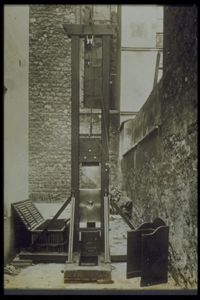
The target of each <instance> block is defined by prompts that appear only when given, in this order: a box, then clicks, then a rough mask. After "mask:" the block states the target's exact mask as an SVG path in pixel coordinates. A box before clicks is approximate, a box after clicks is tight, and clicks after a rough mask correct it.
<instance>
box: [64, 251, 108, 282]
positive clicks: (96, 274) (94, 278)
mask: <svg viewBox="0 0 200 300" xmlns="http://www.w3.org/2000/svg"><path fill="white" fill-rule="evenodd" d="M67 282H99V283H101V282H102V283H111V282H112V281H111V264H110V263H105V262H104V256H103V255H99V256H98V263H97V265H93V266H91V265H87V266H86V265H84V266H83V265H80V253H74V255H73V262H72V263H69V262H67V263H66V266H65V270H64V283H67Z"/></svg>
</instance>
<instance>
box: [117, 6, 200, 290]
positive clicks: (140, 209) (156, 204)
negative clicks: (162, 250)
mask: <svg viewBox="0 0 200 300" xmlns="http://www.w3.org/2000/svg"><path fill="white" fill-rule="evenodd" d="M196 25H197V10H196V8H195V6H189V7H180V6H179V7H174V6H172V7H166V8H165V12H164V76H163V81H162V82H161V83H160V85H159V86H157V88H156V89H155V90H154V91H153V92H152V94H151V95H150V97H149V98H148V100H147V102H146V103H145V105H144V106H143V108H142V109H141V110H140V112H139V114H138V115H137V116H136V118H135V119H134V120H133V124H134V129H133V131H132V133H133V135H132V143H133V144H135V143H137V142H138V140H140V139H141V138H142V137H144V136H145V134H146V133H147V132H149V130H150V128H151V127H152V126H154V124H155V123H156V124H157V123H158V124H160V126H159V127H158V129H155V130H154V131H152V133H150V134H149V135H147V136H146V138H144V139H143V140H141V142H139V143H138V146H136V147H134V148H133V149H132V150H130V151H128V152H127V153H126V154H125V156H124V159H123V162H122V165H123V175H124V189H126V190H127V192H128V196H130V197H131V198H132V199H133V214H132V218H133V221H134V222H135V224H136V225H137V226H138V225H139V224H141V223H143V222H147V221H152V220H153V219H154V218H155V217H157V216H159V217H161V218H163V220H164V221H165V222H166V223H167V224H168V225H169V228H170V248H169V251H170V264H169V270H170V272H171V274H172V275H173V277H174V279H175V280H176V281H177V282H178V283H179V284H180V285H182V286H184V287H186V288H188V287H195V286H196V284H197V37H196V33H197V26H196Z"/></svg>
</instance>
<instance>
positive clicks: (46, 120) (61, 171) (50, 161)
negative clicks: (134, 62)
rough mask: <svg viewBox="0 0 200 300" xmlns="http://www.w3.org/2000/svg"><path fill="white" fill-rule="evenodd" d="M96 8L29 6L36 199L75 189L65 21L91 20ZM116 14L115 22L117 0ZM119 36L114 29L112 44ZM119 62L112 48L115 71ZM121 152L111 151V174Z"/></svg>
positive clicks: (32, 173) (31, 132) (31, 190)
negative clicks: (93, 9)
mask: <svg viewBox="0 0 200 300" xmlns="http://www.w3.org/2000/svg"><path fill="white" fill-rule="evenodd" d="M91 10H92V6H90V5H31V6H30V28H29V33H30V39H29V61H30V67H29V195H30V198H31V199H33V200H34V201H53V202H54V201H60V198H62V197H66V196H68V195H69V194H70V191H71V40H70V39H69V38H68V37H67V35H66V34H65V33H64V30H63V23H72V24H75V23H88V18H89V12H90V11H91ZM111 16H112V21H111V23H113V22H114V23H115V24H116V21H117V19H116V8H115V6H112V9H111ZM114 16H115V17H114ZM101 22H102V21H96V22H95V23H101ZM109 22H110V20H109ZM116 34H117V32H116ZM116 41H117V40H116V35H115V38H114V41H113V43H112V48H115V46H114V45H116ZM115 53H116V51H115ZM81 57H82V56H81ZM81 61H82V60H81ZM115 65H116V56H113V51H112V73H114V68H115ZM81 70H82V72H83V71H84V68H83V67H81ZM81 86H82V88H83V82H82V81H81ZM81 95H82V93H81ZM113 95H114V92H113ZM112 99H113V98H112ZM113 101H114V100H112V103H113ZM81 105H82V104H81ZM112 106H113V104H112ZM112 119H113V117H112ZM115 119H116V118H115ZM111 124H114V127H118V125H117V124H116V121H111ZM111 127H112V125H111ZM111 132H113V130H112V128H111ZM111 140H113V138H112V137H111ZM115 140H116V136H115ZM116 144H117V142H115V145H116ZM116 153H117V152H116ZM116 153H114V152H113V151H111V155H110V160H111V162H112V166H113V168H112V171H111V172H112V175H111V177H112V178H113V176H114V175H113V173H114V172H115V171H114V168H115V164H116V159H117V156H116ZM56 197H57V198H56ZM56 199H57V200H56Z"/></svg>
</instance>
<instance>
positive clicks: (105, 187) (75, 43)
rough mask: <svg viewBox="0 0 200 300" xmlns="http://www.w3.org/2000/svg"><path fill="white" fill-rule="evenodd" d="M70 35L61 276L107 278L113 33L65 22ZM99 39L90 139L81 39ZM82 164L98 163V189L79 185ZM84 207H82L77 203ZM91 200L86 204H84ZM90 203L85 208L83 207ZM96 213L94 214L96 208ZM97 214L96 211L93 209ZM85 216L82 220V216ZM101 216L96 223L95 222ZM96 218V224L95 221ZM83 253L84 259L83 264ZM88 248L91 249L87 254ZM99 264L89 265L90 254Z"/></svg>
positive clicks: (104, 28)
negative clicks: (96, 119)
mask: <svg viewBox="0 0 200 300" xmlns="http://www.w3.org/2000/svg"><path fill="white" fill-rule="evenodd" d="M63 27H64V30H65V32H66V33H67V35H68V36H69V37H70V38H71V70H72V95H71V99H72V112H71V113H72V119H71V120H72V125H71V126H72V136H71V138H72V150H71V188H72V216H71V226H70V237H69V250H68V262H67V264H66V269H65V272H64V281H65V282H69V281H97V280H102V279H103V280H110V279H111V265H110V250H109V238H108V232H109V224H108V222H109V195H108V191H109V142H108V141H109V110H110V68H111V55H110V45H111V37H112V35H113V28H112V26H111V25H93V24H92V25H78V24H76V25H72V24H64V25H63ZM88 37H89V38H90V39H91V38H92V39H93V38H96V37H97V38H101V39H102V87H101V88H102V95H101V97H100V99H98V100H99V104H100V108H101V136H99V137H97V138H94V139H88V138H85V137H81V135H80V56H81V55H80V54H81V53H80V41H81V39H86V38H88ZM80 164H86V165H88V166H89V165H99V166H100V177H101V183H100V190H99V191H98V190H85V189H80ZM80 203H81V205H82V206H83V207H81V205H80ZM88 203H89V204H88ZM88 205H89V206H88ZM97 206H98V207H99V218H98V217H97V219H95V218H93V219H92V222H90V221H91V218H90V220H89V222H87V221H88V220H87V212H89V209H90V210H91V211H92V209H93V210H94V211H95V210H96V209H97ZM87 207H88V208H87ZM84 210H85V211H86V217H85V219H86V226H84V228H82V227H81V220H82V219H83V217H82V214H83V213H84V214H85V211H84ZM94 215H95V213H94ZM97 215H98V213H97ZM85 219H84V221H85ZM96 221H100V222H96ZM97 223H100V225H99V226H97ZM82 252H83V253H84V254H83V255H85V257H84V259H85V258H86V264H84V263H83V264H81V260H82ZM87 253H90V254H87ZM92 257H93V258H94V257H96V258H97V263H96V264H94V266H92V265H90V263H89V261H90V260H91V258H92Z"/></svg>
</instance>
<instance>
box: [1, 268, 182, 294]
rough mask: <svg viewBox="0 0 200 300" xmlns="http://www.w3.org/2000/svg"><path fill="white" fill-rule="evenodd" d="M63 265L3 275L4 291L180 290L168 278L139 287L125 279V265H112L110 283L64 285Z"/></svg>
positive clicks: (134, 279)
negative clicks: (149, 285) (159, 282)
mask: <svg viewBox="0 0 200 300" xmlns="http://www.w3.org/2000/svg"><path fill="white" fill-rule="evenodd" d="M64 268H65V264H56V263H49V264H44V263H39V264H35V265H32V266H27V267H23V268H22V269H21V270H20V272H19V274H17V275H8V274H5V275H4V288H5V289H14V290H16V289H31V290H34V289H36V290H38V289H49V290H56V289H58V290H59V289H62V290H63V289H64V290H67V289H69V290H133V291H134V290H138V289H139V290H166V289H172V290H174V289H176V290H180V289H181V288H180V287H178V286H176V285H175V282H174V281H173V279H172V278H170V277H169V280H168V283H167V284H159V285H154V286H151V287H145V288H144V287H142V288H141V287H140V278H131V279H126V263H112V281H113V283H109V284H99V283H64V274H63V271H64Z"/></svg>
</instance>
